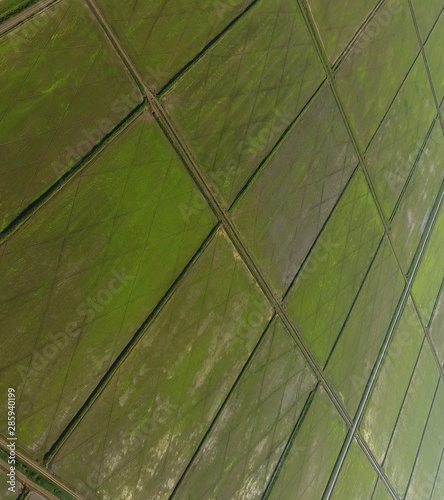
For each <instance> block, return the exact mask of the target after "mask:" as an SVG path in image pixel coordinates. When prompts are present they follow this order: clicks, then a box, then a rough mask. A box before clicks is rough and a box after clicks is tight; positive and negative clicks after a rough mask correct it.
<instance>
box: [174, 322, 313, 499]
mask: <svg viewBox="0 0 444 500" xmlns="http://www.w3.org/2000/svg"><path fill="white" fill-rule="evenodd" d="M315 386H316V377H315V376H314V374H313V372H312V371H311V369H310V368H309V366H308V364H307V362H306V360H305V358H304V357H303V356H302V354H301V352H300V351H299V349H298V348H297V347H296V345H295V344H294V341H293V340H292V339H291V337H290V335H289V333H288V332H287V331H286V330H285V328H284V326H283V325H282V323H280V322H277V321H275V322H274V323H273V325H272V326H271V327H270V328H269V331H267V333H266V334H265V338H264V339H263V341H262V342H261V344H260V346H259V348H258V350H257V352H256V353H255V355H254V357H253V359H252V360H251V363H250V364H249V365H248V367H247V368H246V370H245V372H244V374H243V375H242V377H241V379H240V381H239V384H238V385H237V386H236V388H235V389H234V391H233V393H232V394H231V396H230V398H229V400H228V402H227V404H226V406H225V407H224V409H223V410H222V412H221V414H220V415H219V416H218V419H217V421H216V423H215V425H214V427H213V429H212V430H211V432H210V433H209V434H208V436H207V437H206V439H205V441H204V443H203V445H202V447H201V449H200V451H199V454H198V455H197V457H196V458H195V460H194V461H193V463H192V465H191V467H190V469H189V470H188V472H187V475H186V476H185V478H184V480H183V482H182V483H181V485H180V487H179V489H178V490H177V498H199V499H200V500H204V499H208V500H209V499H212V498H260V496H261V495H262V493H263V492H264V490H265V488H266V485H267V483H268V481H269V479H270V477H271V474H272V473H273V471H274V469H275V467H276V465H277V463H278V460H279V458H280V456H281V454H282V452H283V451H284V448H285V446H286V444H287V441H288V439H289V437H290V435H291V433H292V431H293V428H294V426H295V425H296V422H297V420H298V417H299V415H300V414H301V411H302V409H303V408H304V405H305V403H306V401H307V398H308V396H309V394H310V392H311V391H312V390H313V389H314V388H315Z"/></svg>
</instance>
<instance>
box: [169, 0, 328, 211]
mask: <svg viewBox="0 0 444 500" xmlns="http://www.w3.org/2000/svg"><path fill="white" fill-rule="evenodd" d="M323 79H324V71H323V68H322V65H321V62H320V60H319V58H318V55H317V53H316V50H315V46H314V44H313V42H312V40H311V38H310V34H309V31H308V29H307V27H306V25H305V23H304V19H303V17H302V14H301V12H300V10H299V7H298V4H297V2H294V1H288V0H261V1H259V2H258V3H257V5H256V6H255V7H254V8H253V9H251V10H250V11H249V12H248V14H247V15H245V16H244V17H243V18H242V19H241V20H240V21H239V22H238V23H236V24H235V25H234V27H233V28H232V29H231V30H229V31H228V32H227V33H226V34H225V35H224V36H223V37H222V38H221V39H220V40H219V41H218V43H217V44H215V45H213V46H212V47H211V48H210V49H209V50H208V51H207V52H206V53H205V55H204V56H203V57H202V58H201V59H200V60H199V61H198V62H197V63H196V64H195V65H194V66H193V67H192V68H191V69H190V70H189V71H187V72H186V73H185V74H184V75H183V76H182V77H181V78H180V79H179V80H178V81H177V82H176V83H175V85H174V86H173V87H171V89H170V90H169V91H168V92H167V93H166V94H164V96H163V103H164V104H165V106H166V108H167V111H168V113H169V114H170V115H171V117H172V119H173V121H174V122H175V123H176V124H177V125H178V128H179V129H180V130H181V131H182V133H183V135H184V137H185V139H186V142H187V143H188V144H189V145H190V146H191V149H193V150H194V153H195V154H196V156H197V159H198V160H199V163H200V164H201V165H202V167H203V169H204V170H205V172H206V173H207V174H208V177H209V180H210V181H211V183H213V184H214V187H215V190H218V191H219V192H220V194H221V195H222V197H223V198H224V200H225V201H226V202H227V204H230V203H231V202H232V201H233V200H234V199H235V197H236V195H237V194H238V193H239V191H240V190H241V188H242V187H243V186H244V184H245V182H246V181H247V180H248V179H249V177H250V176H251V175H252V174H253V172H254V171H255V169H256V168H257V166H258V165H259V164H260V163H261V161H262V160H263V159H264V157H265V156H266V155H267V153H269V152H270V150H271V149H272V147H273V146H274V145H275V144H276V142H277V141H278V139H279V137H280V136H281V135H282V134H283V132H284V131H285V130H286V128H287V127H288V126H289V125H290V124H291V123H292V121H293V120H294V118H296V116H297V114H298V113H299V112H300V111H301V109H302V108H303V106H304V105H305V104H306V103H307V102H308V100H309V99H310V97H311V96H312V95H313V94H314V93H315V91H316V89H317V88H318V87H319V85H320V83H321V82H322V80H323Z"/></svg>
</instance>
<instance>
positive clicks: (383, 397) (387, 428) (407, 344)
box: [360, 301, 424, 463]
mask: <svg viewBox="0 0 444 500" xmlns="http://www.w3.org/2000/svg"><path fill="white" fill-rule="evenodd" d="M423 340H424V335H423V332H422V328H421V324H420V323H419V319H418V316H417V315H416V312H415V309H414V307H413V304H412V303H411V302H410V301H408V302H407V304H406V308H405V309H404V311H403V313H402V316H401V319H400V321H399V323H398V325H397V326H396V330H395V332H394V335H393V337H392V339H391V341H390V344H389V347H388V350H387V352H386V354H385V357H384V360H383V362H382V365H381V368H380V370H379V372H378V376H377V379H376V382H375V384H374V386H373V389H372V393H371V396H370V400H369V402H368V403H367V407H366V409H365V412H364V416H363V418H362V420H361V423H360V430H361V434H362V436H363V438H364V439H365V440H366V441H367V444H368V445H369V447H370V449H371V451H372V453H373V455H374V456H375V458H376V460H377V461H378V462H379V463H382V462H383V461H384V458H385V456H386V452H387V447H388V446H389V443H390V439H391V436H392V433H393V429H394V428H395V426H396V422H397V418H398V415H399V413H400V409H401V406H402V403H403V400H404V397H405V394H406V392H407V389H408V387H409V383H410V379H411V377H412V373H413V372H414V369H415V365H416V362H417V360H418V356H419V353H420V349H421V345H422V343H423Z"/></svg>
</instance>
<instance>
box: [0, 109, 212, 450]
mask: <svg viewBox="0 0 444 500" xmlns="http://www.w3.org/2000/svg"><path fill="white" fill-rule="evenodd" d="M197 197H200V194H199V193H198V191H197V188H196V187H195V186H194V184H193V182H192V181H191V178H190V177H189V175H188V173H187V172H186V170H185V168H184V167H183V166H182V164H181V163H180V161H179V159H178V157H177V156H176V154H175V153H174V151H173V149H172V148H171V147H170V145H169V143H168V141H167V140H166V138H165V137H164V136H163V134H162V132H161V130H160V128H159V127H158V126H157V125H156V123H155V121H154V119H153V118H152V117H149V115H144V116H143V117H141V118H139V119H138V120H136V121H135V122H134V123H133V124H132V125H131V126H129V127H128V128H127V129H125V130H124V131H123V132H122V133H121V134H120V135H119V136H118V137H117V138H116V139H115V140H114V141H113V142H112V143H110V144H109V146H108V147H107V148H106V149H105V150H104V151H103V153H102V154H101V155H100V156H98V157H97V158H96V159H95V160H93V161H92V163H91V164H90V165H88V166H87V167H86V168H85V169H84V170H83V171H82V172H81V174H80V175H77V176H75V177H74V178H73V179H71V181H70V182H69V183H68V184H67V185H66V186H65V188H63V189H62V190H61V191H59V192H58V193H57V194H56V195H55V196H54V197H53V198H52V199H51V200H50V201H49V202H48V203H47V204H46V205H44V206H43V207H42V208H41V209H40V211H39V212H37V213H36V215H35V217H33V218H32V219H30V220H29V222H28V223H27V224H26V225H24V226H23V227H22V228H21V229H20V230H19V231H18V232H16V233H15V234H14V235H12V237H11V238H10V239H9V240H7V241H6V243H5V244H4V245H2V246H3V247H4V249H3V253H2V255H1V258H0V274H1V275H2V280H1V285H0V304H1V305H0V311H1V312H0V322H1V323H2V329H1V331H2V335H1V337H0V338H1V342H2V344H3V346H4V347H5V348H6V349H7V350H8V351H9V355H8V357H7V358H4V359H2V361H1V365H0V369H1V372H0V379H1V381H2V387H3V386H4V387H5V390H6V388H7V387H11V386H12V387H15V388H16V390H17V394H18V396H17V411H18V412H19V414H20V425H19V431H18V432H19V436H20V445H21V446H22V447H24V448H26V449H28V450H29V451H30V452H31V453H32V454H33V455H37V456H41V454H42V453H43V452H44V451H45V450H47V449H48V447H49V446H50V445H51V444H52V443H53V442H54V441H55V440H56V438H57V437H58V435H59V434H60V433H61V431H62V430H63V429H64V427H65V426H66V425H67V423H68V422H69V420H70V419H71V418H72V417H73V416H74V415H75V413H76V412H77V410H78V409H79V407H80V406H81V405H82V404H83V402H84V401H85V400H86V398H87V397H88V395H89V394H90V393H91V391H92V390H93V389H94V387H95V386H96V385H97V383H98V382H99V381H100V379H101V377H102V376H103V374H104V373H105V372H106V370H107V369H108V368H109V367H110V365H111V364H112V363H113V361H114V360H115V359H116V357H117V356H118V354H119V353H120V352H121V351H122V350H123V348H124V347H125V346H126V344H127V343H128V342H129V341H130V339H131V338H132V337H133V335H134V334H135V332H136V331H137V329H138V328H139V327H140V325H141V324H142V323H143V321H144V320H145V319H146V318H147V316H148V315H149V314H150V313H151V311H152V310H153V308H154V307H155V306H156V304H157V303H158V301H159V300H160V299H161V298H162V296H163V295H164V294H165V293H166V292H167V290H168V289H169V287H170V286H171V284H172V283H173V282H174V280H175V279H176V278H177V277H178V275H179V274H180V273H181V271H182V269H183V268H184V267H185V266H186V264H187V263H188V262H189V260H190V259H191V258H192V257H193V255H194V254H195V252H196V251H197V250H198V249H199V247H200V246H201V244H202V242H203V240H204V239H205V238H206V236H207V235H208V233H209V232H210V230H211V228H212V227H213V225H214V224H215V219H214V217H213V215H212V213H211V211H210V209H209V208H208V207H206V206H205V204H204V202H203V200H201V202H202V204H201V210H200V211H197V212H196V213H193V215H192V216H189V217H187V218H184V216H183V211H182V207H187V206H188V205H189V204H190V203H191V202H193V201H194V200H195V199H196V198H197ZM17 338H18V339H20V343H17V342H16V339H17ZM3 427H4V426H3V425H2V429H3Z"/></svg>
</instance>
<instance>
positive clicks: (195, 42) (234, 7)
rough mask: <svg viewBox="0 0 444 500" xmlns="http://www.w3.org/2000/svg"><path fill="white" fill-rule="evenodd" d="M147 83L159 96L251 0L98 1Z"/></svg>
mask: <svg viewBox="0 0 444 500" xmlns="http://www.w3.org/2000/svg"><path fill="white" fill-rule="evenodd" d="M97 3H98V5H99V6H100V8H101V10H102V12H103V14H104V15H105V18H106V19H107V21H108V22H109V24H110V25H111V26H112V28H113V29H114V31H115V33H116V34H117V36H118V37H119V40H120V42H121V43H122V45H123V46H124V48H125V50H126V52H127V53H128V55H129V56H130V57H131V60H132V61H133V62H134V63H135V65H136V67H137V69H138V71H139V73H140V75H141V77H142V78H143V80H144V82H145V84H146V85H147V86H148V87H149V88H150V89H151V90H152V91H154V92H158V91H160V90H161V89H162V87H163V86H164V85H165V84H166V83H168V81H169V80H170V79H171V78H173V77H174V76H175V75H176V74H177V73H178V72H179V71H180V70H181V69H182V68H183V67H184V66H186V65H187V63H188V62H189V61H190V60H192V59H193V58H194V57H196V56H197V55H198V54H199V52H201V51H202V50H203V49H204V48H205V47H206V45H207V44H208V43H209V42H211V40H213V39H214V37H216V36H217V35H218V34H219V33H220V32H221V31H222V30H224V28H225V27H226V26H227V25H228V24H229V23H230V22H231V21H233V20H234V19H235V18H236V17H237V16H239V15H240V14H242V12H243V11H244V10H245V9H246V8H247V7H248V6H249V5H250V4H251V3H252V0H210V1H207V0H204V1H202V0H186V1H185V2H180V1H178V0H150V1H149V2H139V1H137V0H131V1H129V2H121V1H120V0H98V2H97Z"/></svg>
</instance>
